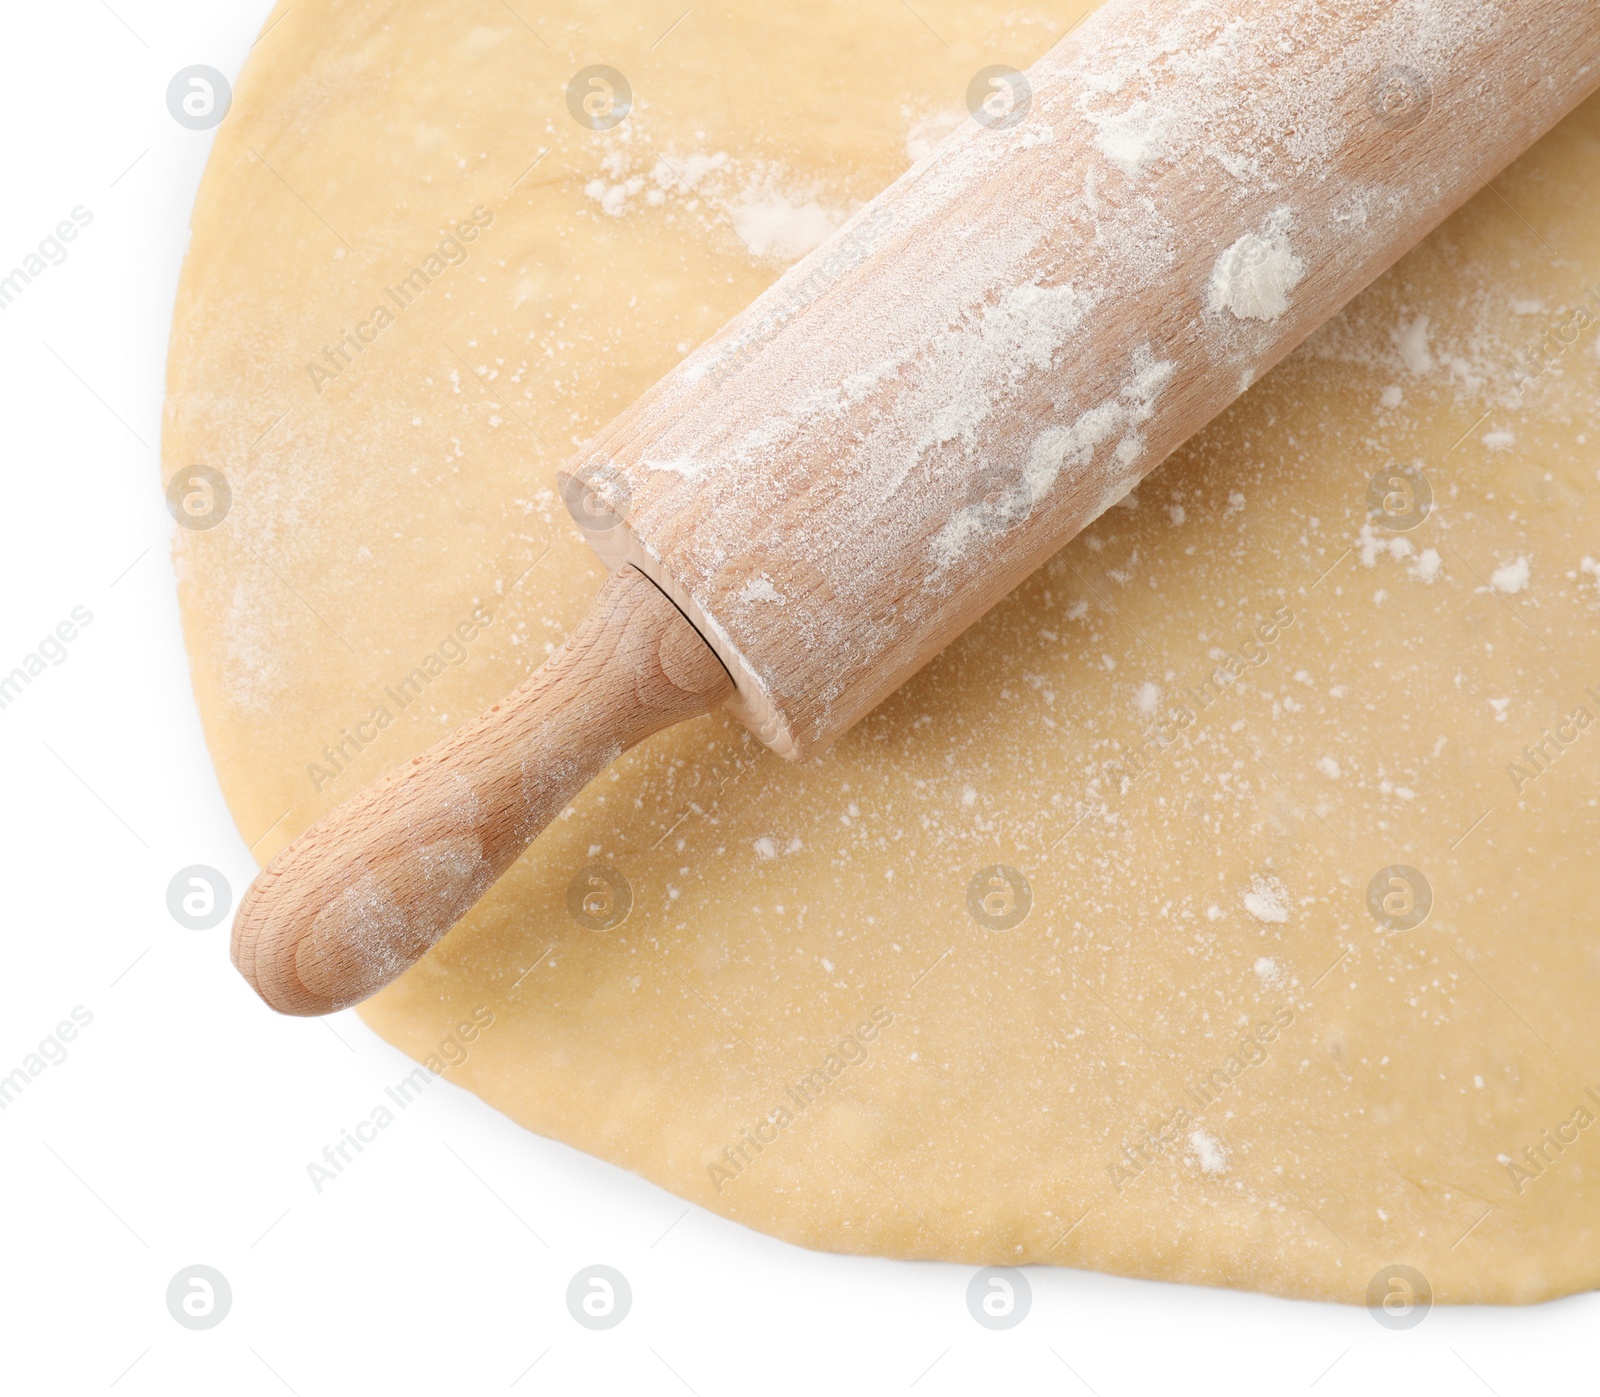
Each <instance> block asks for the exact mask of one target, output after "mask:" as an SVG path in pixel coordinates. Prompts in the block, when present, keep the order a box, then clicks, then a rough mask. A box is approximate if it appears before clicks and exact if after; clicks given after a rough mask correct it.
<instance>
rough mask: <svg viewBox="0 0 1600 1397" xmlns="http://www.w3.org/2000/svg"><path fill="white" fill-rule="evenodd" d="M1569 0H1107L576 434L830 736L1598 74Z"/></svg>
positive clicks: (781, 725)
mask: <svg viewBox="0 0 1600 1397" xmlns="http://www.w3.org/2000/svg"><path fill="white" fill-rule="evenodd" d="M1597 81H1600V5H1596V4H1595V3H1594V0H1493V3H1484V0H1433V3H1425V4H1424V3H1402V4H1396V3H1394V0H1340V3H1338V4H1335V5H1329V4H1327V3H1325V0H1276V3H1273V4H1270V5H1230V4H1220V3H1216V0H1108V3H1106V4H1105V5H1103V6H1102V7H1101V8H1100V9H1098V10H1096V11H1095V12H1094V13H1093V14H1092V15H1091V16H1090V17H1089V18H1088V19H1087V20H1086V21H1085V22H1084V23H1083V24H1082V25H1080V26H1079V27H1078V28H1077V29H1076V30H1074V31H1073V32H1072V33H1071V34H1070V35H1069V36H1068V37H1067V39H1065V40H1064V41H1063V42H1062V43H1060V44H1058V45H1057V46H1056V47H1055V48H1054V49H1053V50H1051V52H1049V53H1048V54H1046V55H1045V57H1043V58H1042V59H1040V60H1039V62H1038V63H1036V64H1035V65H1034V66H1033V67H1032V68H1031V69H1030V70H1029V71H1028V73H1027V74H1026V76H1025V77H1024V76H1022V75H1015V76H1012V77H1009V78H1007V77H1005V76H1004V75H1002V76H1000V77H998V78H997V79H996V89H995V93H994V94H993V96H994V100H993V101H992V102H991V103H989V104H987V105H986V106H984V107H982V108H980V109H979V111H978V112H977V113H976V115H975V117H974V119H973V120H971V121H968V122H965V123H964V124H963V125H962V126H961V127H960V128H958V130H957V131H956V132H954V133H953V134H952V135H951V137H950V138H948V140H947V141H946V142H945V143H944V145H943V146H941V148H940V149H938V150H936V151H935V152H933V153H932V154H930V155H929V156H928V157H927V158H926V159H924V160H923V161H922V162H921V163H920V164H918V165H917V166H915V167H914V168H912V169H911V170H909V171H907V173H906V174H905V175H903V176H902V177H901V178H900V179H899V180H898V181H897V182H896V183H895V184H894V185H892V186H891V187H890V188H889V189H887V190H886V191H885V192H884V193H883V194H881V195H879V196H878V197H877V198H876V199H874V200H873V201H872V202H871V203H869V204H868V205H866V206H865V207H864V208H863V209H861V210H860V211H859V212H858V213H857V214H856V215H855V217H854V218H853V219H852V220H851V221H850V222H849V223H847V224H846V225H845V226H844V227H843V228H842V229H841V230H840V231H839V232H838V233H837V234H835V235H834V237H833V238H832V239H831V240H829V241H828V242H827V243H825V244H824V245H823V246H822V247H820V248H818V249H817V250H816V251H814V252H812V253H811V254H810V255H809V256H807V257H806V258H805V259H803V260H802V261H801V262H799V263H797V264H796V265H795V266H794V267H792V268H791V269H790V270H789V271H788V272H787V273H786V274H785V275H784V276H783V277H781V278H780V279H779V280H778V281H777V282H776V283H775V284H774V285H773V286H772V287H771V288H769V290H768V291H767V292H766V293H765V294H764V295H762V296H761V297H759V298H758V299H757V300H756V301H755V302H754V303H752V304H751V305H750V306H749V307H748V308H747V309H746V310H745V311H744V312H743V313H742V314H740V315H739V316H737V317H735V319H734V320H732V321H731V322H730V323H729V324H728V325H727V326H726V327H725V328H724V329H723V330H722V331H720V332H719V333H718V334H717V335H715V336H713V337H712V339H710V340H709V341H708V342H707V343H705V344H704V345H702V346H701V347H700V348H699V349H698V350H696V351H695V352H694V353H692V354H691V355H689V357H688V358H686V359H685V360H683V361H682V363H680V364H679V365H678V366H677V367H676V368H675V369H674V370H673V371H672V372H671V373H669V374H668V375H667V376H666V377H665V378H664V379H662V380H661V382H660V383H658V384H657V385H656V386H655V387H654V388H652V389H651V390H650V391H649V392H647V393H646V394H645V395H644V396H643V397H642V398H640V399H639V400H638V402H636V403H635V404H634V405H633V406H632V407H631V408H629V409H628V410H627V411H625V412H623V413H622V415H621V416H619V417H618V418H616V419H615V421H614V422H613V423H612V424H611V425H610V426H609V427H608V428H606V429H605V430H604V431H602V432H601V433H600V434H599V436H597V437H596V438H595V439H594V440H593V442H592V443H591V444H590V445H589V446H588V447H587V448H586V449H585V450H584V451H583V452H582V453H581V454H580V455H579V456H578V457H577V458H576V460H575V461H574V462H573V463H572V464H571V465H570V467H569V470H570V471H571V473H572V475H573V476H574V477H575V478H576V480H577V482H578V486H577V488H576V489H575V490H574V491H573V492H572V493H569V498H572V497H573V495H574V494H575V495H576V496H577V497H578V498H580V499H590V498H591V497H592V499H593V500H595V501H598V503H591V504H589V505H587V506H586V507H585V508H580V509H579V510H577V511H575V513H576V514H577V516H578V518H579V522H580V524H584V525H585V526H586V527H587V528H588V529H589V530H590V532H591V534H592V536H593V538H594V541H595V543H596V547H597V548H598V550H599V551H600V552H601V554H602V556H603V557H605V558H606V559H607V561H608V562H609V563H611V564H612V565H613V566H615V565H620V564H622V563H632V564H634V565H635V566H637V567H639V568H640V569H642V570H643V571H644V572H646V573H647V574H648V575H649V576H650V577H652V578H654V579H655V581H656V582H657V583H658V584H659V585H660V586H661V588H662V589H663V590H664V591H665V592H667V594H668V595H669V596H671V597H672V598H673V599H674V600H675V601H676V602H677V603H678V604H679V606H681V607H682V608H683V609H684V611H685V613H686V614H687V615H688V616H689V618H690V619H691V620H692V621H693V622H694V623H695V625H696V626H697V627H698V628H699V630H700V632H701V634H702V635H704V636H705V637H706V640H707V641H708V642H709V643H710V644H711V645H712V647H713V648H714V649H715V650H716V651H717V654H718V655H719V656H720V657H721V659H722V661H723V663H724V664H725V665H727V667H728V669H729V672H730V673H731V674H732V675H733V677H734V680H735V683H736V684H737V685H738V694H737V696H736V698H735V700H734V702H733V704H732V705H731V707H732V708H733V710H734V711H735V712H736V713H737V714H738V715H739V716H740V717H741V718H742V719H743V720H744V721H745V722H746V723H747V724H748V725H749V726H750V727H751V728H752V729H753V730H754V731H755V732H756V734H757V735H758V736H760V737H761V738H762V739H763V740H764V741H766V742H768V743H769V744H770V745H771V746H773V747H775V748H776V749H777V750H778V751H780V752H782V753H783V754H784V755H786V756H790V757H803V756H805V755H807V754H809V753H811V752H813V751H816V750H818V749H820V748H822V747H824V746H826V745H827V744H828V743H830V742H832V741H833V740H834V739H835V738H837V737H838V736H839V735H840V734H841V733H843V732H844V731H845V730H846V729H848V728H849V727H850V726H851V724H853V723H855V722H856V721H857V720H858V719H859V718H861V717H863V716H864V715H865V714H866V713H868V712H870V711H871V710H872V709H873V708H874V707H876V706H877V704H878V703H879V702H881V701H882V700H883V699H884V698H885V697H887V696H888V695H889V694H890V693H892V692H893V691H894V690H895V689H896V688H898V687H899V686H900V685H901V684H903V683H904V682H905V681H906V679H908V678H909V677H910V676H911V675H912V674H913V673H914V672H915V671H916V670H917V669H919V668H920V667H921V666H922V665H923V664H924V663H926V662H927V661H928V660H929V659H931V658H932V657H933V656H934V655H935V654H937V653H938V652H939V651H940V650H941V649H943V648H944V647H945V646H946V645H948V644H949V643H950V641H952V640H954V639H955V637H956V636H958V635H959V634H960V633H961V632H962V631H963V630H964V629H966V627H967V626H969V625H970V624H971V623H972V622H973V621H974V620H975V619H976V618H977V617H978V616H979V615H981V614H982V613H983V612H984V611H986V610H987V609H988V608H989V607H990V606H992V605H993V604H994V603H995V602H996V601H998V600H999V599H1000V598H1001V597H1002V596H1004V595H1005V594H1006V593H1008V592H1010V591H1011V590H1012V589H1013V588H1015V587H1016V586H1017V585H1018V584H1019V583H1020V582H1021V581H1022V580H1023V579H1024V578H1026V577H1027V576H1028V575H1029V574H1031V573H1032V572H1033V571H1034V570H1035V569H1037V568H1038V567H1039V566H1040V565H1041V564H1042V563H1044V562H1045V561H1046V560H1047V559H1048V558H1049V557H1050V556H1051V555H1052V554H1053V553H1054V552H1055V551H1056V550H1058V549H1059V548H1060V547H1061V546H1062V545H1063V544H1065V543H1066V542H1067V541H1068V540H1069V539H1070V538H1072V536H1073V535H1074V534H1076V533H1078V532H1079V531H1080V530H1081V529H1083V528H1084V527H1085V526H1086V525H1088V524H1089V523H1090V522H1092V521H1093V520H1094V519H1095V518H1096V517H1097V516H1098V515H1099V514H1100V513H1101V512H1102V511H1104V510H1105V509H1106V508H1108V507H1109V506H1110V505H1112V504H1113V503H1115V502H1116V501H1117V500H1119V499H1121V498H1122V497H1123V496H1124V495H1126V494H1127V493H1128V492H1129V491H1130V490H1131V489H1132V488H1133V487H1134V486H1135V485H1137V484H1138V482H1139V481H1140V480H1141V479H1142V478H1143V477H1144V476H1145V475H1147V474H1148V473H1149V472H1150V471H1151V470H1153V469H1154V468H1155V466H1156V465H1157V464H1159V463H1160V461H1161V460H1162V459H1163V458H1164V457H1165V456H1166V455H1168V454H1169V453H1170V452H1171V451H1172V450H1173V449H1174V448H1175V447H1177V446H1178V445H1179V444H1180V443H1181V442H1183V441H1184V440H1185V439H1186V438H1187V437H1189V436H1191V435H1192V434H1193V433H1194V432H1196V431H1198V430H1199V429H1200V428H1201V427H1202V426H1204V425H1205V423H1206V422H1208V421H1209V420H1210V419H1211V418H1213V417H1215V416H1216V415H1217V414H1218V413H1220V412H1221V411H1222V410H1223V409H1224V408H1225V407H1227V405H1228V404H1229V403H1230V402H1232V401H1233V399H1234V398H1236V397H1237V396H1238V395H1239V394H1240V393H1241V392H1243V391H1244V389H1245V388H1246V387H1247V386H1248V385H1249V383H1250V382H1251V381H1252V380H1253V379H1255V378H1257V377H1259V376H1260V375H1261V374H1262V373H1264V372H1265V371H1266V370H1267V369H1268V368H1270V367H1271V366H1272V365H1273V364H1274V363H1276V362H1277V361H1278V360H1279V359H1280V358H1282V357H1283V355H1284V354H1286V353H1287V352H1288V351H1289V350H1290V349H1292V348H1293V347H1294V346H1295V345H1296V344H1298V343H1299V342H1300V341H1301V340H1302V339H1303V338H1304V337H1305V336H1306V335H1308V334H1309V333H1310V332H1311V331H1312V330H1314V329H1316V328H1317V327H1318V326H1319V325H1321V324H1322V323H1323V322H1324V321H1326V320H1327V319H1328V318H1329V317H1330V316H1331V315H1333V314H1334V312H1336V311H1337V310H1338V309H1339V308H1340V307H1342V306H1343V305H1344V304H1345V303H1346V302H1348V301H1349V300H1350V299H1351V298H1352V297H1354V296H1355V295H1356V294H1357V293H1358V292H1359V291H1361V290H1362V289H1363V288H1364V287H1365V286H1366V285H1367V284H1368V283H1369V282H1371V281H1372V280H1373V279H1374V278H1375V277H1376V276H1378V275H1379V274H1380V273H1381V272H1382V271H1384V270H1385V269H1386V268H1388V267H1389V266H1390V265H1392V264H1393V263H1394V262H1395V261H1396V260H1397V259H1398V258H1399V257H1400V256H1401V255H1402V254H1403V253H1404V252H1405V251H1406V250H1407V249H1409V248H1410V247H1411V246H1413V245H1414V244H1415V243H1416V242H1418V241H1419V240H1420V239H1421V238H1422V237H1423V236H1424V235H1425V234H1426V233H1427V232H1428V231H1429V230H1431V229H1432V228H1433V227H1435V226H1436V225H1437V224H1438V223H1440V222H1441V221H1442V220H1443V219H1444V218H1445V217H1446V216H1447V215H1448V214H1449V213H1451V212H1452V211H1453V210H1454V209H1455V208H1456V207H1457V206H1459V205H1460V204H1461V203H1462V202H1464V201H1465V200H1466V199H1467V198H1468V197H1469V196H1470V195H1471V194H1473V193H1475V192H1476V191H1477V190H1478V189H1479V188H1480V187H1482V185H1483V184H1484V183H1485V182H1486V181H1488V180H1489V179H1490V178H1492V177H1493V176H1494V175H1495V174H1496V173H1498V172H1499V171H1500V170H1501V169H1502V168H1503V167H1504V166H1506V165H1507V164H1509V163H1510V162H1511V161H1512V160H1513V159H1515V158H1516V157H1517V156H1518V155H1520V154H1521V153H1522V152H1523V151H1524V150H1525V149H1526V148H1527V147H1528V146H1529V145H1531V144H1532V143H1533V141H1535V140H1536V139H1537V138H1538V137H1539V136H1540V135H1542V134H1543V133H1544V132H1545V131H1547V130H1548V129H1549V128H1550V127H1551V126H1553V125H1554V124H1555V123H1556V122H1557V121H1558V120H1559V119H1560V118H1561V117H1562V116H1563V115H1564V114H1565V113H1566V112H1567V111H1569V110H1570V109H1571V108H1572V107H1574V106H1575V105H1576V104H1577V103H1578V102H1579V101H1580V100H1581V99H1582V98H1583V97H1585V96H1587V95H1588V93H1589V92H1590V91H1592V90H1593V89H1594V87H1595V86H1596V83H1597Z"/></svg>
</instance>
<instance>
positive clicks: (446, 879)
mask: <svg viewBox="0 0 1600 1397" xmlns="http://www.w3.org/2000/svg"><path fill="white" fill-rule="evenodd" d="M732 689H733V685H732V681H731V680H730V679H729V677H728V674H727V671H726V670H724V669H723V667H722V665H721V664H720V662H719V661H718V660H717V658H716V656H715V655H714V654H713V653H712V651H711V650H710V649H709V648H708V647H707V646H706V644H705V643H704V642H703V641H702V640H701V639H700V637H699V636H698V635H697V634H696V633H695V630H694V628H693V627H692V626H690V625H689V623H688V622H687V621H686V620H685V619H684V617H683V615H682V613H681V612H679V611H678V609H677V608H676V607H675V606H674V605H673V604H672V603H671V602H670V601H669V600H668V599H667V598H666V597H665V596H663V595H662V593H661V591H660V590H659V589H658V588H657V587H655V586H654V584H652V583H651V582H650V581H649V580H648V579H647V578H645V577H644V576H643V575H642V574H641V573H639V572H638V571H636V570H635V569H633V568H623V569H622V570H621V571H619V572H617V573H615V574H614V575H613V576H612V577H611V578H609V579H608V580H607V582H606V584H605V586H604V587H602V588H601V589H600V592H599V594H598V595H597V596H596V598H595V602H594V605H593V606H592V607H591V608H590V610H589V612H588V614H587V615H586V616H585V617H584V619H583V621H582V622H581V623H580V624H579V626H578V628H577V629H576V630H575V631H574V632H573V634H572V635H571V636H570V637H569V638H568V640H567V641H566V643H565V644H564V645H562V646H561V648H560V649H558V650H557V651H556V652H555V653H554V654H553V655H551V657H550V658H549V660H548V661H546V663H545V664H544V665H543V666H542V667H541V668H540V669H539V670H538V671H537V672H536V673H534V674H533V675H532V676H531V677H530V678H529V679H528V680H527V681H526V682H525V683H523V684H522V685H521V686H520V687H518V688H517V689H516V690H515V691H513V692H512V693H511V694H509V695H507V696H506V697H505V698H504V699H502V700H501V701H500V702H499V703H497V704H495V705H494V707H493V708H491V709H489V710H488V712H486V713H484V714H482V715H481V716H479V717H478V718H475V719H474V720H473V721H471V722H470V723H467V724H464V725H463V726H462V727H460V728H458V729H457V730H456V731H455V732H453V733H451V734H450V736H448V737H446V738H443V739H442V740H441V741H439V742H437V743H435V744H434V745H433V746H432V747H430V748H429V749H428V750H427V751H425V752H423V753H422V754H420V755H419V756H416V757H413V758H412V759H411V760H410V761H408V762H406V763H405V764H404V765H402V766H400V767H398V768H397V769H395V770H394V771H392V772H390V773H389V775H388V776H386V777H384V778H383V780H381V781H379V782H377V783H376V784H375V785H373V786H370V787H368V788H367V789H366V790H364V791H362V792H361V793H360V794H358V795H356V796H354V797H353V798H352V799H350V800H348V801H346V802H345V803H344V804H343V805H341V806H339V807H338V808H337V809H336V810H334V811H332V812H331V813H330V814H328V815H327V816H326V817H325V818H323V819H322V820H320V821H319V822H318V823H317V824H315V825H313V826H312V827H311V828H310V829H308V830H307V831H305V833H303V834H302V835H301V836H300V837H299V838H298V839H296V840H295V841H294V842H293V843H291V844H289V845H288V846H287V847H286V848H285V849H284V850H283V851H282V852H281V853H280V854H279V855H278V856H277V858H275V859H274V860H273V861H272V862H271V863H270V864H269V865H268V866H267V867H266V868H265V869H263V870H262V872H261V874H260V875H259V876H258V877H257V878H256V880H255V882H254V883H252V884H251V886H250V889H249V891H248V892H247V893H246V894H245V896H244V898H243V900H242V901H241V903H240V905H239V911H238V915H237V917H236V918H235V920H234V925H233V962H234V964H235V965H236V966H238V968H239V970H240V972H241V973H242V974H243V975H244V977H245V979H247V980H248V981H249V982H250V984H251V985H252V986H253V987H254V988H255V990H256V992H257V993H258V994H260V996H261V997H262V998H263V999H264V1000H266V1002H267V1003H268V1004H270V1005H271V1006H272V1007H273V1008H274V1009H277V1010H279V1011H280V1012H282V1013H286V1014H326V1013H331V1012H333V1011H334V1010H337V1009H341V1008H344V1007H346V1006H348V1005H350V1004H354V1003H356V1002H357V1001H359V1000H362V999H365V998H366V997H367V996H368V995H370V994H373V993H375V992H376V991H377V990H379V989H381V988H382V987H383V986H384V985H386V984H388V983H389V982H390V981H391V980H393V979H394V978H395V977H396V976H397V975H399V974H400V973H401V972H402V971H404V970H405V969H406V968H407V967H408V966H410V965H411V964H412V963H413V962H414V961H416V960H417V959H418V958H419V957H420V956H421V955H422V954H423V953H424V952H425V951H427V949H428V948H429V947H430V946H432V945H433V944H434V942H435V941H437V940H438V939H439V938H440V937H441V936H443V935H444V933H445V932H446V931H448V930H449V929H450V927H451V926H453V925H454V924H455V922H456V921H457V920H458V919H459V918H460V917H461V916H462V915H463V914H464V913H465V912H466V911H467V909H468V908H469V907H471V906H472V904H473V903H474V902H476V901H477V900H478V899H479V898H480V897H481V896H482V895H483V894H484V892H486V891H487V890H488V888H489V886H490V885H491V884H492V883H493V882H494V881H495V880H496V879H497V878H499V877H500V875H501V874H502V873H504V872H505V870H506V869H507V868H508V867H509V866H510V865H511V863H512V862H513V860H515V859H516V858H517V857H518V856H519V855H520V854H521V853H522V851H523V850H524V849H526V848H527V846H528V844H529V842H530V841H531V840H532V839H533V838H534V836H535V835H537V834H538V833H539V831H540V830H542V829H543V828H544V827H545V825H547V824H548V823H549V822H550V821H551V820H552V819H554V818H555V816H556V815H558V814H559V813H560V812H561V810H562V809H563V808H564V807H565V806H566V805H567V803H568V802H569V801H570V800H571V799H572V797H573V796H574V795H576V794H577V793H578V791H580V790H581V789H582V788H583V787H584V786H585V785H587V784H588V782H589V781H590V780H591V779H592V778H593V777H594V776H595V775H596V774H597V773H598V772H600V771H601V770H602V769H603V768H604V767H606V766H607V765H609V764H610V763H611V762H612V761H613V760H614V759H615V758H616V757H617V756H618V755H619V754H620V753H622V752H623V751H625V750H626V749H627V748H629V747H631V746H633V745H634V744H635V743H637V742H640V741H642V740H643V739H644V738H646V737H648V736H650V734H652V733H654V732H657V731H659V730H660V729H661V728H664V727H667V726H670V725H671V724H673V723H678V722H681V721H683V720H684V719H685V718H692V717H695V716H697V715H699V714H702V713H709V712H711V711H712V710H713V709H715V708H716V707H718V706H719V705H720V704H722V703H723V702H724V701H725V700H726V699H727V697H728V695H729V694H730V693H731V692H732Z"/></svg>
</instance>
